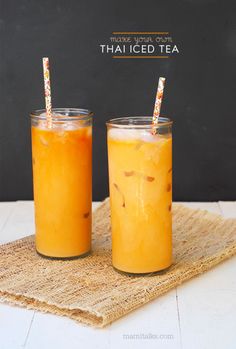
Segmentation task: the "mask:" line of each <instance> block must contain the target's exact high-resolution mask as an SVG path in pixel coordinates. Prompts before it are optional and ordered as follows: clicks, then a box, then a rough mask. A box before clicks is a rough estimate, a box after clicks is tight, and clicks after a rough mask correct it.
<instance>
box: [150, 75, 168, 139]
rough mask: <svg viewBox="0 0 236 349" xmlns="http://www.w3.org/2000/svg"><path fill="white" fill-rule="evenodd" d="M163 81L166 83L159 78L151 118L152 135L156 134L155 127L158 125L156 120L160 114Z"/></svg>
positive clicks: (163, 79)
mask: <svg viewBox="0 0 236 349" xmlns="http://www.w3.org/2000/svg"><path fill="white" fill-rule="evenodd" d="M165 81H166V79H165V78H159V81H158V87H157V94H156V100H155V105H154V111H153V116H152V133H153V134H156V126H157V125H158V119H159V116H160V112H161V103H162V99H163V91H164V87H165Z"/></svg>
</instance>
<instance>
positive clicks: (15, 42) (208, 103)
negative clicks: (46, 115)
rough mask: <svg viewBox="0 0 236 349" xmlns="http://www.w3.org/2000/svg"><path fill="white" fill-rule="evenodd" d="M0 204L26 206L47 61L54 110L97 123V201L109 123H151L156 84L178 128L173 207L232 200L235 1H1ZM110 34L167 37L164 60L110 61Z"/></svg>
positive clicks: (235, 181)
mask: <svg viewBox="0 0 236 349" xmlns="http://www.w3.org/2000/svg"><path fill="white" fill-rule="evenodd" d="M0 5H1V11H0V200H19V199H32V179H31V177H32V175H31V150H30V148H31V144H30V127H29V125H30V123H29V118H28V114H29V112H30V111H31V110H33V109H37V108H41V107H43V106H44V96H43V80H42V64H41V58H42V57H43V56H49V57H50V62H51V79H52V84H53V87H52V93H53V105H54V107H57V106H70V107H85V108H90V109H92V110H93V111H94V112H95V117H94V155H93V156H94V166H93V169H94V174H93V184H94V186H93V193H94V196H93V198H94V200H100V199H103V198H104V197H105V196H106V195H107V194H108V185H107V153H106V128H105V120H107V119H108V118H111V117H115V116H126V115H147V114H151V113H152V110H153V103H154V98H155V93H156V86H157V81H158V77H159V76H165V77H166V78H167V84H166V89H165V99H164V102H163V108H162V114H163V115H166V116H169V117H171V118H172V119H173V120H174V144H173V148H174V172H173V176H174V199H175V200H186V201H187V200H189V201H194V200H195V201H201V200H202V201H213V200H235V199H236V178H235V174H236V105H235V100H236V97H235V87H236V2H235V1H234V0H232V1H214V0H185V1H184V0H179V1H173V0H172V1H171V0H165V1H163V0H162V1H159V0H150V1H138V0H135V1H127V0H126V1H114V0H106V1H102V0H100V1H95V0H94V1H91V0H83V1H82V0H64V1H62V0H61V1H55V0H51V1H48V0H47V1H46V0H18V1H16V0H15V1H11V0H5V1H3V0H1V1H0ZM112 31H168V32H170V34H171V35H172V36H173V38H174V40H175V41H176V43H177V44H178V47H179V49H180V53H179V54H178V55H175V56H172V57H170V58H169V59H167V60H160V59H127V60H125V59H122V60H121V59H120V60H115V59H112V57H111V56H110V55H103V54H102V53H101V50H100V48H99V45H100V44H103V43H107V42H108V39H109V37H110V36H111V33H112Z"/></svg>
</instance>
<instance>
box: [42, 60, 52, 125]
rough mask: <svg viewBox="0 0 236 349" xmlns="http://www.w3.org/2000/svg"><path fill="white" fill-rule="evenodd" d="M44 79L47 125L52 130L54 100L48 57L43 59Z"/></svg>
mask: <svg viewBox="0 0 236 349" xmlns="http://www.w3.org/2000/svg"><path fill="white" fill-rule="evenodd" d="M43 78H44V94H45V106H46V117H47V125H48V127H49V128H51V127H52V99H51V84H50V73H49V59H48V57H43Z"/></svg>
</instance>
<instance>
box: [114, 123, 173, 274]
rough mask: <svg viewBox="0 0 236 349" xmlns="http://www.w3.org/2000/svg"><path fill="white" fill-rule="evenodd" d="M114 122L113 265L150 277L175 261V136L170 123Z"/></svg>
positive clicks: (125, 270)
mask: <svg viewBox="0 0 236 349" xmlns="http://www.w3.org/2000/svg"><path fill="white" fill-rule="evenodd" d="M151 121H152V119H151V118H149V117H129V118H119V119H113V120H110V121H109V122H108V123H107V126H108V161H109V188H110V200H111V222H112V262H113V266H114V267H115V268H116V269H118V270H120V271H124V272H128V273H150V272H156V271H161V270H164V269H166V268H168V267H169V266H170V265H171V263H172V216H171V205H172V137H171V126H172V123H171V122H170V120H169V119H166V118H160V120H159V124H158V126H157V130H156V134H152V129H151Z"/></svg>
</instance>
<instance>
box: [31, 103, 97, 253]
mask: <svg viewBox="0 0 236 349" xmlns="http://www.w3.org/2000/svg"><path fill="white" fill-rule="evenodd" d="M31 130H32V159H33V182H34V204H35V225H36V250H37V252H38V253H39V254H40V255H42V256H45V257H52V258H59V259H61V258H62V259H63V258H66V259H67V258H75V257H79V256H83V255H86V254H87V253H88V252H89V251H90V248H91V212H92V211H91V205H92V113H91V112H90V111H88V110H84V109H74V108H60V109H53V110H52V122H51V127H48V123H47V120H46V115H45V110H37V111H35V112H32V113H31Z"/></svg>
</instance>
